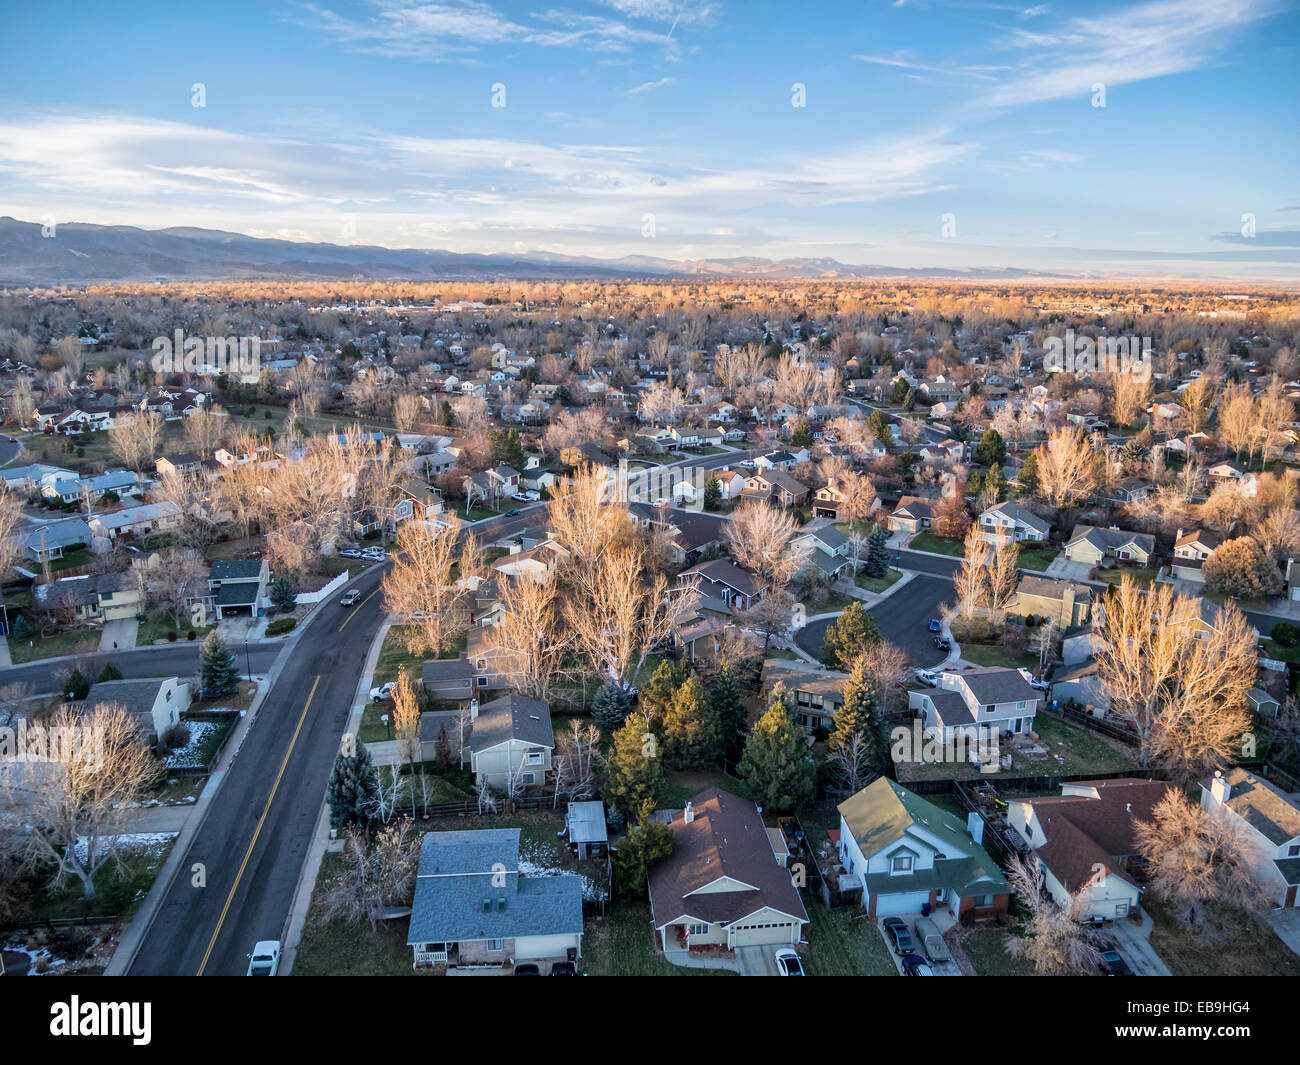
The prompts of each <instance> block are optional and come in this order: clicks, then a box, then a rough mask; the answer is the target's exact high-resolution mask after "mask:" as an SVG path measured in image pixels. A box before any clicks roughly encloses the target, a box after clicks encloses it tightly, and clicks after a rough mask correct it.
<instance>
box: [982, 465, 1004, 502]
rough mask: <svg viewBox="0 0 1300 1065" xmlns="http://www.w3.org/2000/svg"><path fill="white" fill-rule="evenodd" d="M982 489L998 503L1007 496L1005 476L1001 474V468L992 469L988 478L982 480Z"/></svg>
mask: <svg viewBox="0 0 1300 1065" xmlns="http://www.w3.org/2000/svg"><path fill="white" fill-rule="evenodd" d="M984 488H985V489H986V490H987V491H988V492H990V493H991V494H992V495H993V496H994V497H995V498H996V499H997V500H998V502H1001V501H1002V500H1003V499H1004V498H1006V494H1007V475H1006V474H1005V473H1003V472H1002V467H1001V466H994V467H992V468H991V469H990V470H989V472H988V476H987V477H985V478H984Z"/></svg>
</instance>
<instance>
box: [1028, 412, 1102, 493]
mask: <svg viewBox="0 0 1300 1065" xmlns="http://www.w3.org/2000/svg"><path fill="white" fill-rule="evenodd" d="M1100 474H1101V471H1100V469H1099V463H1098V461H1097V456H1096V454H1095V452H1094V451H1093V449H1092V444H1091V442H1090V441H1089V440H1088V437H1087V435H1086V434H1085V433H1084V432H1083V430H1082V429H1080V428H1078V427H1077V426H1070V427H1068V428H1064V427H1063V428H1060V429H1056V430H1053V431H1052V432H1051V433H1049V434H1048V437H1047V443H1045V444H1044V445H1043V446H1042V447H1040V448H1039V449H1038V492H1039V494H1040V495H1041V496H1042V497H1043V499H1044V500H1046V501H1047V502H1048V503H1049V504H1050V505H1051V506H1053V507H1061V506H1065V505H1066V504H1067V503H1071V502H1074V501H1076V500H1079V499H1083V498H1084V497H1086V496H1087V495H1088V494H1089V493H1091V492H1092V491H1093V489H1094V488H1096V487H1097V484H1098V482H1099V479H1100Z"/></svg>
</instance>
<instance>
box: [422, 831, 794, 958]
mask: <svg viewBox="0 0 1300 1065" xmlns="http://www.w3.org/2000/svg"><path fill="white" fill-rule="evenodd" d="M520 865H521V862H520V858H519V829H517V828H493V829H483V830H480V831H453V832H430V833H428V834H427V835H425V837H424V841H423V842H422V843H421V845H420V864H419V867H418V869H417V870H416V875H415V898H414V900H413V902H412V905H411V924H410V931H409V932H408V934H407V937H406V942H407V945H408V946H410V948H411V951H412V954H413V956H414V961H413V965H414V967H416V968H419V967H422V966H432V965H446V966H448V967H450V968H458V967H483V968H488V967H491V968H501V969H507V968H509V967H511V966H513V965H515V964H517V963H519V962H530V963H544V962H552V963H553V962H557V961H577V960H578V959H579V958H580V957H581V956H582V931H583V925H582V893H583V880H582V878H581V877H579V876H575V875H573V874H569V873H566V874H561V875H558V876H550V875H546V874H543V875H538V876H533V875H523V874H521V872H520ZM787 879H789V878H788V877H787ZM543 971H545V970H543Z"/></svg>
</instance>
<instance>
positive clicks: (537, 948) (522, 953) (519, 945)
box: [515, 936, 575, 958]
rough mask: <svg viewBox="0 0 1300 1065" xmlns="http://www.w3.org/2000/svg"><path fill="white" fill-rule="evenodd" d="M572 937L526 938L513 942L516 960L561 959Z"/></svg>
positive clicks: (571, 941) (571, 942)
mask: <svg viewBox="0 0 1300 1065" xmlns="http://www.w3.org/2000/svg"><path fill="white" fill-rule="evenodd" d="M574 945H575V944H574V942H573V936H527V937H525V938H523V939H516V940H515V957H516V958H563V957H564V956H565V955H564V952H565V951H566V950H568V949H569V948H570V947H572V946H574Z"/></svg>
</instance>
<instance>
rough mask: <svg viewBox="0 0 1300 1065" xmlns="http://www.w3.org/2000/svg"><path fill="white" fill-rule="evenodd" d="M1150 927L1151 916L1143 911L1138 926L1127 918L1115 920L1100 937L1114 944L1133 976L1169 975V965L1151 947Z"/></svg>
mask: <svg viewBox="0 0 1300 1065" xmlns="http://www.w3.org/2000/svg"><path fill="white" fill-rule="evenodd" d="M1151 927H1152V922H1151V916H1150V915H1149V914H1148V913H1146V912H1145V911H1143V913H1142V924H1141V925H1140V926H1138V925H1135V924H1134V923H1133V922H1132V921H1128V920H1124V921H1116V922H1115V923H1114V924H1112V925H1111V926H1110V927H1109V928H1107V929H1106V931H1105V932H1104V933H1103V936H1102V938H1104V939H1108V940H1110V941H1111V942H1113V943H1114V944H1115V949H1116V950H1117V951H1119V954H1120V957H1122V958H1123V959H1124V960H1125V961H1126V962H1128V965H1129V968H1130V969H1132V970H1133V973H1134V975H1135V976H1169V975H1171V974H1170V972H1169V966H1168V965H1166V964H1165V963H1164V962H1163V961H1161V960H1160V956H1159V955H1158V954H1157V953H1156V952H1155V951H1154V950H1152V949H1151Z"/></svg>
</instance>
